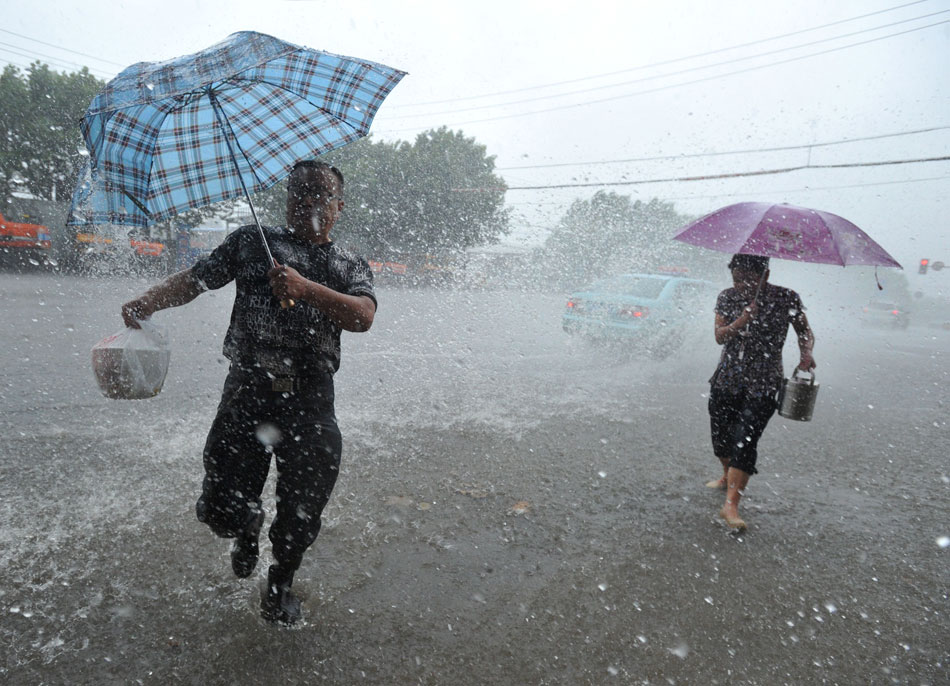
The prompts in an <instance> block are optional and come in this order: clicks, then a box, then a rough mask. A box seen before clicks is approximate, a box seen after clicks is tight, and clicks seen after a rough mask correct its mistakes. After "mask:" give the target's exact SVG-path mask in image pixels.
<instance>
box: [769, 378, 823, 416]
mask: <svg viewBox="0 0 950 686" xmlns="http://www.w3.org/2000/svg"><path fill="white" fill-rule="evenodd" d="M817 398H818V384H816V383H815V373H814V372H804V371H802V370H801V369H798V368H797V367H796V369H795V371H794V372H793V373H792V378H790V379H785V380H784V381H783V382H782V390H781V391H780V392H779V400H778V413H779V414H780V415H782V416H783V417H785V418H787V419H794V420H795V421H798V422H808V421H811V415H812V412H813V411H814V409H815V400H816V399H817Z"/></svg>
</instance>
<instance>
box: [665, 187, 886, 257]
mask: <svg viewBox="0 0 950 686" xmlns="http://www.w3.org/2000/svg"><path fill="white" fill-rule="evenodd" d="M673 238H674V240H677V241H682V242H684V243H690V244H691V245H698V246H700V247H703V248H710V249H712V250H718V251H720V252H726V253H733V254H734V253H744V254H747V255H762V256H764V257H776V258H778V259H782V260H795V261H798V262H815V263H819V264H838V265H841V266H845V265H849V264H853V265H868V266H882V267H897V268H898V269H901V266H900V264H899V263H898V262H897V260H895V259H894V258H893V257H891V256H890V255H888V254H887V252H886V251H885V250H884V248H882V247H881V246H880V245H878V244H877V243H875V242H874V241H873V240H872V239H871V238H870V236H868V235H867V234H866V233H864V232H863V231H862V230H861V229H859V228H858V227H857V226H855V225H854V224H852V223H851V222H849V221H848V220H847V219H844V218H843V217H839V216H838V215H836V214H831V213H830V212H822V211H821V210H812V209H809V208H807V207H796V206H794V205H784V204H783V205H773V204H771V203H764V202H742V203H738V204H736V205H729V206H727V207H723V208H720V209H718V210H716V211H715V212H712V213H711V214H707V215H706V216H705V217H703V218H702V219H697V220H696V221H694V222H693V223H691V224H689V225H688V226H687V227H686V228H685V229H683V230H682V231H680V232H679V233H678V234H677V235H675V236H674V237H673Z"/></svg>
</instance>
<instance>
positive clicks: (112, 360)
mask: <svg viewBox="0 0 950 686" xmlns="http://www.w3.org/2000/svg"><path fill="white" fill-rule="evenodd" d="M139 324H140V325H141V326H142V328H141V329H131V328H125V329H122V330H121V331H119V332H118V333H114V334H112V335H111V336H106V337H105V338H103V339H102V340H101V341H99V342H98V343H96V344H95V345H94V346H93V348H92V370H93V372H95V374H96V381H98V382H99V389H100V390H101V391H102V394H103V395H104V396H106V397H107V398H119V399H123V400H139V399H141V398H151V397H154V396H156V395H158V393H159V391H161V390H162V384H164V383H165V375H166V374H167V373H168V360H169V358H170V357H171V350H170V349H169V347H168V336H167V335H166V332H165V330H164V328H163V327H159V326H156V325H155V324H153V323H152V322H149V321H140V322H139Z"/></svg>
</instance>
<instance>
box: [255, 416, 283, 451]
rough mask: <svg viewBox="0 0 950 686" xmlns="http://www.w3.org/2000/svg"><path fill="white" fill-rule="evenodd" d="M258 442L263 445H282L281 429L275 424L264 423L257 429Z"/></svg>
mask: <svg viewBox="0 0 950 686" xmlns="http://www.w3.org/2000/svg"><path fill="white" fill-rule="evenodd" d="M255 434H256V436H257V440H259V441H260V442H261V443H262V444H263V445H267V446H270V445H277V444H278V443H280V429H278V428H277V427H276V426H274V425H273V424H268V423H266V422H265V423H264V424H261V425H259V426H258V427H257V431H256V432H255Z"/></svg>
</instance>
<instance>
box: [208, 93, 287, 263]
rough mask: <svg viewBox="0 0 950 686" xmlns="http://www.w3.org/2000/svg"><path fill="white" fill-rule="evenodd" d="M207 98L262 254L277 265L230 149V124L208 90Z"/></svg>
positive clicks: (231, 133)
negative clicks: (255, 228)
mask: <svg viewBox="0 0 950 686" xmlns="http://www.w3.org/2000/svg"><path fill="white" fill-rule="evenodd" d="M208 97H209V99H210V100H211V109H213V110H214V116H215V117H216V118H217V119H218V124H220V126H221V135H222V136H224V142H225V144H226V145H227V146H228V153H229V154H230V156H231V162H232V163H233V164H234V171H235V172H236V173H237V177H238V181H239V182H240V184H241V189H242V190H243V191H244V197H245V199H246V200H247V204H248V206H249V207H250V208H251V216H252V217H254V223H255V224H257V231H258V233H260V235H261V242H262V243H263V244H264V252H266V253H267V261H268V263H269V264H270V265H272V266H273V265H275V264H277V263H276V262H275V261H274V256H273V255H272V254H271V251H270V246H269V245H267V238H266V237H265V236H264V227H263V226H261V220H260V219H258V218H257V210H256V209H254V203H253V202H251V194H250V193H248V190H247V186H246V185H244V177H243V176H242V175H241V168H240V167H239V166H238V163H237V158H236V157H235V156H234V148H232V147H231V139H230V137H229V135H228V134H229V133H230V135H231V136H233V135H234V131H233V130H232V129H231V126H230V124H228V123H227V119H225V118H224V113H223V112H222V111H221V108H220V107H219V105H218V99H217V98H216V97H215V96H214V91H213V90H211V89H210V88H209V89H208Z"/></svg>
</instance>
